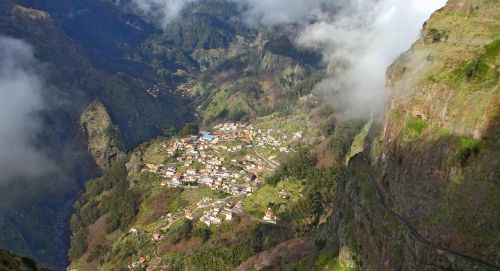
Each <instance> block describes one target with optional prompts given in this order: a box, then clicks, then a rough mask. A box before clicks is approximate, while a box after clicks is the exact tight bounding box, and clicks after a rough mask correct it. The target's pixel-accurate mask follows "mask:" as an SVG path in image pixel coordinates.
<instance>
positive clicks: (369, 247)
mask: <svg viewBox="0 0 500 271" xmlns="http://www.w3.org/2000/svg"><path fill="white" fill-rule="evenodd" d="M499 17H500V8H499V6H498V1H491V0H473V1H461V0H450V1H449V2H448V4H447V5H446V6H445V7H444V8H442V9H441V10H439V11H437V12H436V13H435V14H434V15H433V16H432V17H431V19H430V20H429V21H428V22H427V23H426V24H425V25H424V29H423V32H422V38H421V39H420V40H418V41H417V42H416V43H415V44H414V46H413V47H412V48H411V49H410V50H409V51H408V52H407V53H405V54H403V55H402V56H401V57H400V58H399V59H398V60H397V61H396V62H395V63H394V64H393V65H392V67H390V68H389V70H388V73H387V78H388V82H387V86H388V87H387V89H388V95H387V97H388V99H387V103H386V108H385V111H384V112H383V114H381V116H380V119H379V120H378V122H375V123H374V125H373V126H372V129H371V131H370V132H369V134H368V136H367V140H366V142H365V150H364V154H363V155H358V156H356V158H354V160H352V161H351V163H350V165H349V172H348V174H347V177H346V178H345V180H344V182H343V183H341V185H340V186H339V188H338V191H340V192H339V193H338V194H337V199H336V205H334V206H335V208H336V211H335V212H334V215H333V217H332V220H331V227H332V229H333V232H335V234H337V235H338V236H337V238H338V240H339V243H338V244H339V249H340V248H343V247H347V248H348V249H349V250H350V251H352V252H353V255H354V257H355V259H356V262H357V264H358V265H360V266H361V267H362V269H366V270H380V268H381V267H384V268H383V269H384V270H396V269H400V270H401V269H402V270H422V269H426V268H431V267H432V268H437V269H446V268H451V269H453V270H488V269H492V270H495V267H494V266H495V265H496V266H497V267H498V266H499V265H500V254H499V251H500V239H499V236H500V197H498V195H499V194H500V183H499V182H498V180H500V174H499V171H498V168H499V166H500V165H499V163H500V160H499V159H500V158H499V155H498V150H499V146H500V141H499V138H498V135H499V131H500V126H499V120H500V119H499V99H500V93H499V92H500V89H499V87H498V86H499V84H498V83H499V82H498V79H499V74H500V73H499V65H500V62H499V61H500V58H499V52H500V40H499V39H498V37H499V36H500V22H499V21H498V18H499ZM370 174H371V175H372V177H371V178H370ZM372 180H373V181H374V182H375V183H376V184H377V186H378V187H379V188H380V195H379V194H377V193H376V190H374V186H373V184H372ZM380 196H383V197H384V198H385V201H384V202H385V203H386V205H387V209H385V208H383V207H382V204H381V202H380ZM398 216H400V217H399V218H400V219H401V218H402V219H403V220H404V221H406V224H405V223H402V221H401V220H400V219H398ZM408 225H409V226H410V227H412V228H414V229H413V230H414V231H415V232H417V233H418V234H420V235H421V238H422V240H418V238H416V237H415V236H414V235H412V234H411V232H412V229H409V228H408ZM426 242H428V243H427V244H426ZM434 245H436V246H440V247H442V248H447V249H450V250H452V251H455V252H457V253H459V254H463V255H465V256H464V257H460V256H457V254H453V253H452V254H453V255H450V254H449V253H447V252H445V251H443V249H437V248H436V247H435V246H434ZM469 256H470V257H469ZM471 258H475V259H477V260H478V261H476V260H473V259H471ZM480 261H483V262H486V263H490V264H491V265H488V264H486V265H485V264H482V263H480Z"/></svg>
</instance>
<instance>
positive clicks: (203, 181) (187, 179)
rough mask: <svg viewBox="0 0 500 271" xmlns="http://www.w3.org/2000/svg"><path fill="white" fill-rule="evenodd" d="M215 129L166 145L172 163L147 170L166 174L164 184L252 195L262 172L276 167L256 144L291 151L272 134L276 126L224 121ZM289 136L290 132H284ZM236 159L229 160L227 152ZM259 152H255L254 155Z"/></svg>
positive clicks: (146, 168) (147, 167)
mask: <svg viewBox="0 0 500 271" xmlns="http://www.w3.org/2000/svg"><path fill="white" fill-rule="evenodd" d="M213 128H214V132H213V133H212V132H201V136H188V137H186V138H181V139H177V140H174V141H172V142H170V144H165V145H164V147H165V148H166V149H167V154H168V155H169V156H170V158H172V159H170V161H171V162H170V163H168V164H160V165H156V164H145V168H144V169H143V171H149V172H153V173H157V174H159V175H160V176H162V178H163V181H162V183H161V184H162V185H163V186H168V187H199V186H206V187H210V188H211V189H213V190H217V191H222V192H225V193H228V194H230V195H234V196H239V195H248V194H250V193H252V192H254V191H255V190H256V189H257V188H258V187H259V185H260V180H259V179H258V177H257V176H258V175H259V174H260V173H261V172H264V171H267V170H271V169H273V168H275V167H276V163H275V162H272V161H269V160H268V159H266V158H265V157H263V156H262V155H261V154H260V153H258V150H257V149H256V146H259V147H264V148H266V147H270V148H274V149H279V150H281V151H283V152H288V151H289V150H288V148H286V147H284V146H283V144H284V141H283V140H282V139H277V138H275V137H273V136H272V135H271V134H272V133H271V132H272V129H270V130H263V129H256V128H254V127H253V126H252V125H249V124H241V123H223V124H218V125H216V126H214V127H213ZM282 138H285V139H286V135H282ZM228 153H229V154H231V155H232V158H231V159H228V158H227V154H228ZM254 153H255V154H257V155H252V154H254Z"/></svg>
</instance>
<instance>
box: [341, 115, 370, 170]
mask: <svg viewBox="0 0 500 271" xmlns="http://www.w3.org/2000/svg"><path fill="white" fill-rule="evenodd" d="M371 124H372V122H371V121H370V122H368V123H367V124H365V126H363V129H362V130H361V131H360V132H359V133H358V134H357V135H356V136H355V137H354V141H353V142H352V145H351V149H350V150H349V153H348V154H347V155H346V157H345V162H346V166H347V164H348V163H349V160H350V159H351V158H352V157H353V156H354V155H356V154H358V153H360V152H362V151H363V148H364V142H365V138H366V135H367V133H368V130H369V129H370V126H371Z"/></svg>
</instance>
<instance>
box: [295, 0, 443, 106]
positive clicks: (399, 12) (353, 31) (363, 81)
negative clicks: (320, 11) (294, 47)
mask: <svg viewBox="0 0 500 271" xmlns="http://www.w3.org/2000/svg"><path fill="white" fill-rule="evenodd" d="M445 2H446V1H445V0H434V1H428V0H413V1H402V0H384V1H376V0H371V1H361V0H356V1H350V2H349V3H348V4H346V6H343V7H342V8H341V10H340V11H339V12H338V13H337V14H335V15H334V16H327V15H325V16H323V18H327V19H324V20H320V21H318V22H315V23H313V24H309V25H307V26H305V27H304V28H303V29H302V31H301V33H300V35H299V37H298V39H297V42H298V44H300V45H302V46H306V47H313V48H317V49H319V50H321V51H323V53H324V56H325V58H326V59H327V61H328V63H329V70H330V71H331V74H332V76H331V77H330V78H328V79H326V80H325V81H323V82H322V83H320V84H319V85H318V86H317V89H318V90H320V91H322V92H327V93H328V92H333V91H335V92H337V93H340V94H341V96H342V98H341V100H340V101H337V102H341V103H343V104H344V105H346V107H347V108H349V109H351V111H353V112H361V113H364V114H366V113H369V111H370V110H372V109H373V107H374V106H377V105H380V104H381V103H382V102H383V97H384V95H383V91H384V84H385V71H386V68H387V67H388V66H389V65H390V64H391V63H392V62H393V61H394V60H395V59H396V58H397V57H398V56H399V55H400V54H401V53H403V52H404V51H406V50H408V49H409V48H410V46H411V45H412V43H414V42H415V40H416V39H417V38H418V36H419V33H420V30H421V28H422V25H423V23H424V22H425V20H427V19H428V18H429V16H430V15H431V13H432V12H433V11H435V10H436V9H438V8H439V7H442V6H443V5H444V4H445Z"/></svg>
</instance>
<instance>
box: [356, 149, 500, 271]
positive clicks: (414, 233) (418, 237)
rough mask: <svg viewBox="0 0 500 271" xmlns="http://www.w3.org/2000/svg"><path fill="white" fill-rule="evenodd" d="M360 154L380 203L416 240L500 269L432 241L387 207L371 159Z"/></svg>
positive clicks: (496, 267) (499, 267) (497, 268)
mask: <svg viewBox="0 0 500 271" xmlns="http://www.w3.org/2000/svg"><path fill="white" fill-rule="evenodd" d="M360 155H361V156H362V158H363V168H364V170H365V171H366V172H367V173H368V176H369V179H370V182H371V183H372V185H373V187H374V188H375V190H376V192H377V195H378V198H379V203H380V205H381V206H382V208H383V209H384V210H385V211H387V212H388V213H390V214H391V215H392V216H393V217H395V218H396V219H397V220H398V221H399V222H400V223H401V224H402V225H403V226H405V227H406V228H407V229H408V232H409V233H410V234H411V236H412V237H413V238H414V239H415V240H417V241H419V242H420V243H422V244H424V245H426V246H429V247H431V248H433V249H435V250H437V251H440V252H446V253H448V254H451V255H454V256H457V257H460V258H464V259H467V260H469V261H472V262H475V263H478V264H481V265H483V266H486V267H488V268H490V269H491V270H500V266H497V265H495V264H493V263H489V262H486V261H484V260H482V259H479V258H475V257H473V256H470V255H465V254H463V253H460V252H458V251H455V250H453V249H450V248H447V247H443V246H441V245H439V244H435V243H432V242H431V241H429V240H427V239H425V238H424V237H423V236H422V235H420V233H418V231H417V230H416V229H415V227H414V226H413V225H412V224H411V223H410V222H409V221H408V220H407V219H406V218H405V217H404V216H402V215H401V214H398V213H396V212H395V211H393V210H392V209H391V208H389V207H387V203H386V200H385V196H384V194H383V193H382V189H381V188H380V187H379V185H378V183H377V182H376V181H375V178H374V177H373V176H374V174H373V173H372V171H371V169H370V168H369V167H368V166H367V165H369V164H370V163H369V160H368V159H367V158H366V156H365V154H364V153H361V154H360Z"/></svg>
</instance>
